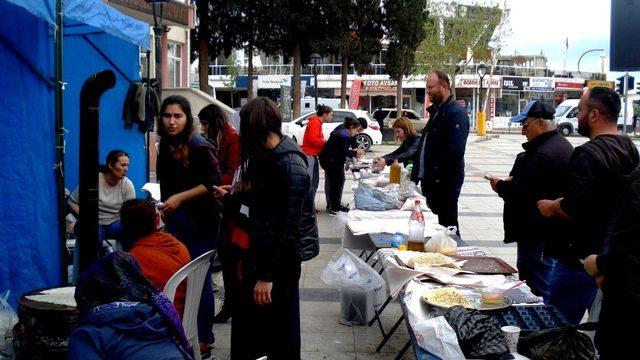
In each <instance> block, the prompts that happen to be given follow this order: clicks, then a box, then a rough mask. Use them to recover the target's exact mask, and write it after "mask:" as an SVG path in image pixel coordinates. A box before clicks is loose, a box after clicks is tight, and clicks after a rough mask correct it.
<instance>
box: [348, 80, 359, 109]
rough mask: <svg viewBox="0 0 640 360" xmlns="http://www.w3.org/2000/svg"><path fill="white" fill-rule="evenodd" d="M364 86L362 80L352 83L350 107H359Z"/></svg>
mask: <svg viewBox="0 0 640 360" xmlns="http://www.w3.org/2000/svg"><path fill="white" fill-rule="evenodd" d="M361 88H362V80H355V81H354V82H353V83H352V84H351V91H350V92H349V109H357V108H358V103H359V102H360V89H361Z"/></svg>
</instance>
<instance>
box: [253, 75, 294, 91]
mask: <svg viewBox="0 0 640 360" xmlns="http://www.w3.org/2000/svg"><path fill="white" fill-rule="evenodd" d="M257 85H258V88H260V89H280V87H281V86H283V85H284V86H291V75H259V76H258V83H257ZM302 88H303V89H304V86H303V87H302Z"/></svg>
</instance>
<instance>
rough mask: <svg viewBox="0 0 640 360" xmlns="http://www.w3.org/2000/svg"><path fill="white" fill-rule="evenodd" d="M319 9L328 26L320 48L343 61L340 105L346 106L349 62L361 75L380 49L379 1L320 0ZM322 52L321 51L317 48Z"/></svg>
mask: <svg viewBox="0 0 640 360" xmlns="http://www.w3.org/2000/svg"><path fill="white" fill-rule="evenodd" d="M320 3H321V8H323V9H324V11H323V13H324V16H325V18H326V19H327V23H330V24H331V26H330V27H328V28H327V35H326V37H325V39H324V41H321V44H320V47H321V48H324V50H325V51H326V52H327V53H328V54H330V55H334V56H336V57H340V60H341V63H342V71H341V86H340V107H341V108H344V107H346V99H347V75H348V70H349V64H351V62H353V63H354V65H355V69H356V72H357V73H358V74H363V73H365V72H367V71H368V70H369V69H370V63H371V60H372V59H373V57H374V56H375V55H377V54H378V52H379V51H380V48H381V40H382V36H383V35H384V32H383V28H382V9H381V8H380V1H379V0H322V1H320ZM320 52H322V51H320Z"/></svg>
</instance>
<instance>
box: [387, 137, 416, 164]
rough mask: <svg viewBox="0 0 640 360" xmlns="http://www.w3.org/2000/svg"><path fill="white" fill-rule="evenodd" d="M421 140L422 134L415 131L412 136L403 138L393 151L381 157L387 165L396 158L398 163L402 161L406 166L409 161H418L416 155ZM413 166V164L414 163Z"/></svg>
mask: <svg viewBox="0 0 640 360" xmlns="http://www.w3.org/2000/svg"><path fill="white" fill-rule="evenodd" d="M421 140H422V134H420V133H415V134H413V136H412V137H409V138H406V139H404V141H403V142H402V144H401V145H400V147H399V148H397V149H396V150H394V151H393V152H391V153H389V154H387V155H385V156H383V157H382V158H383V159H384V161H385V162H386V163H387V165H391V164H393V161H394V160H398V162H399V163H403V164H404V166H405V167H406V166H407V164H408V163H409V161H411V162H412V163H413V164H415V163H416V162H418V161H417V160H418V156H419V154H420V153H419V152H418V150H419V149H420V141H421ZM414 166H415V165H414Z"/></svg>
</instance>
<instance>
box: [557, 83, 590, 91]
mask: <svg viewBox="0 0 640 360" xmlns="http://www.w3.org/2000/svg"><path fill="white" fill-rule="evenodd" d="M582 88H584V84H583V83H576V82H566V81H556V89H560V90H580V91H581V90H582Z"/></svg>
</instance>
